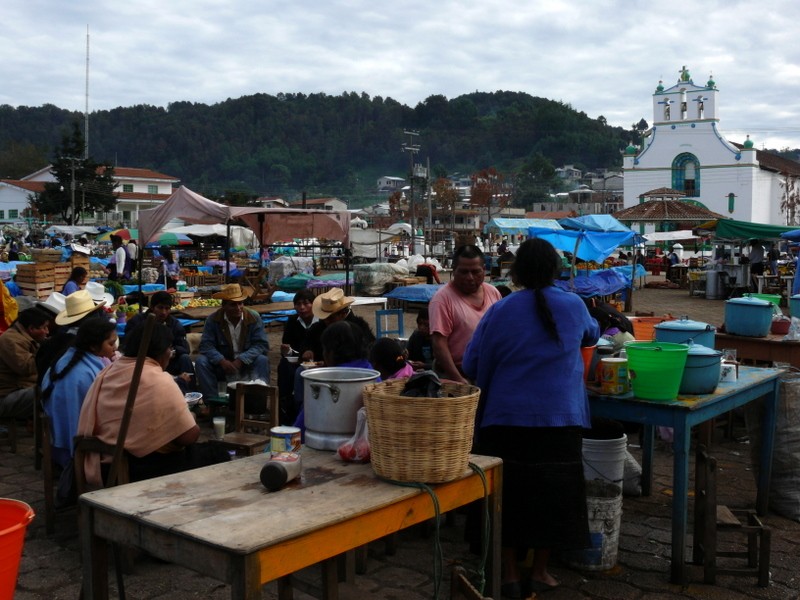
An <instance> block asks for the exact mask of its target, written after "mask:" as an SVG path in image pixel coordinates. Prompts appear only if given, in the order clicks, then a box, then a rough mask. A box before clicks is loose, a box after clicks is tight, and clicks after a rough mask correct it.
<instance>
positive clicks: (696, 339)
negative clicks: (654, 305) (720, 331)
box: [655, 317, 716, 348]
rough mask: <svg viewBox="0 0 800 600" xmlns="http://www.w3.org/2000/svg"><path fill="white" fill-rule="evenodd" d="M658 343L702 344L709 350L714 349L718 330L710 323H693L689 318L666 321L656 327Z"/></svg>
mask: <svg viewBox="0 0 800 600" xmlns="http://www.w3.org/2000/svg"><path fill="white" fill-rule="evenodd" d="M655 330H656V341H658V342H673V343H675V344H689V343H693V344H700V345H701V346H705V347H707V348H713V347H714V337H715V335H714V334H715V333H716V328H715V327H714V326H713V325H709V324H708V323H702V322H700V321H692V320H691V319H689V317H681V318H680V319H675V320H674V321H664V322H663V323H659V324H658V325H656V326H655Z"/></svg>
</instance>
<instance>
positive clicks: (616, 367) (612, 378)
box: [600, 358, 631, 396]
mask: <svg viewBox="0 0 800 600" xmlns="http://www.w3.org/2000/svg"><path fill="white" fill-rule="evenodd" d="M630 389H631V386H630V382H629V381H628V359H627V358H602V359H600V391H601V392H602V393H603V394H608V395H611V396H619V395H621V394H627V393H628V392H629V391H630Z"/></svg>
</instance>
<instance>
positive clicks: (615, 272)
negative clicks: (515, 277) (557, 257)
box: [398, 265, 647, 298]
mask: <svg viewBox="0 0 800 600" xmlns="http://www.w3.org/2000/svg"><path fill="white" fill-rule="evenodd" d="M645 275H647V271H646V270H645V268H644V267H643V266H642V265H636V271H635V276H636V277H644V276H645ZM555 285H556V286H557V287H560V288H561V289H563V290H566V291H568V292H575V293H576V294H578V295H579V296H581V297H582V298H591V297H593V296H610V295H611V294H616V293H617V292H619V291H620V290H624V289H625V288H627V287H630V285H631V267H630V266H626V267H612V268H611V269H601V270H594V271H589V274H588V276H587V275H585V274H584V272H582V271H579V272H578V274H577V276H576V277H575V278H573V279H572V280H571V281H566V280H559V281H556V282H555ZM410 287H413V286H410ZM398 289H400V288H398Z"/></svg>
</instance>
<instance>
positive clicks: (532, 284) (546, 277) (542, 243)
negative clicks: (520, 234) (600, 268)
mask: <svg viewBox="0 0 800 600" xmlns="http://www.w3.org/2000/svg"><path fill="white" fill-rule="evenodd" d="M560 270H561V257H560V256H559V255H558V252H556V249H555V248H553V246H552V244H550V242H548V241H546V240H542V239H539V238H532V239H529V240H526V241H524V242H523V243H522V245H521V246H520V247H519V250H517V255H516V257H515V258H514V262H513V263H512V265H511V270H510V275H511V279H512V281H513V282H514V283H515V284H516V285H518V286H521V287H524V288H526V289H529V290H533V292H534V296H535V298H536V313H537V314H538V315H539V318H540V319H541V320H542V324H543V325H544V328H545V330H546V331H547V333H549V334H550V337H552V338H553V339H554V340H556V341H557V342H558V343H559V345H560V344H561V337H560V336H559V335H558V327H556V321H555V319H554V318H553V313H552V312H551V310H550V306H549V305H548V304H547V299H546V298H545V296H544V292H543V290H544V288H546V287H549V286H551V285H553V282H554V281H555V279H556V277H558V274H559V272H560Z"/></svg>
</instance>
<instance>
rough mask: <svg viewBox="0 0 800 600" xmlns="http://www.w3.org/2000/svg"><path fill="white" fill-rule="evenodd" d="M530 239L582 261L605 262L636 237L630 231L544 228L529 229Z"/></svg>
mask: <svg viewBox="0 0 800 600" xmlns="http://www.w3.org/2000/svg"><path fill="white" fill-rule="evenodd" d="M528 235H529V236H530V237H537V238H541V239H544V240H547V241H548V242H550V243H551V244H552V245H553V246H554V247H555V248H558V249H559V250H562V251H564V252H570V253H572V254H573V255H574V256H577V257H578V258H580V259H581V260H593V261H595V262H603V261H604V260H605V259H606V258H608V257H609V256H611V254H612V253H613V252H614V250H616V249H617V248H618V247H619V246H625V245H629V244H631V243H632V242H633V240H634V238H635V237H636V233H635V232H633V231H631V230H630V229H629V230H628V231H627V232H625V231H575V230H571V229H562V230H559V231H555V230H552V229H545V228H542V227H531V228H530V229H528Z"/></svg>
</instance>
